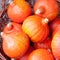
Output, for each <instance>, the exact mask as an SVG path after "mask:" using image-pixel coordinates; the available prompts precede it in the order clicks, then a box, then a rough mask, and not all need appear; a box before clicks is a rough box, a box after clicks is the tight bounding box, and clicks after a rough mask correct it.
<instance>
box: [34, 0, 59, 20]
mask: <svg viewBox="0 0 60 60" xmlns="http://www.w3.org/2000/svg"><path fill="white" fill-rule="evenodd" d="M58 11H59V7H58V4H57V2H56V0H37V1H36V2H35V5H34V13H35V14H37V15H39V16H42V17H46V18H48V19H49V20H50V21H51V20H53V19H54V18H56V16H57V15H58Z"/></svg>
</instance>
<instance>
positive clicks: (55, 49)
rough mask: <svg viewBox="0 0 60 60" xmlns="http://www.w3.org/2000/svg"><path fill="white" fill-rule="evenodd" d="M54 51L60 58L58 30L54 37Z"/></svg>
mask: <svg viewBox="0 0 60 60" xmlns="http://www.w3.org/2000/svg"><path fill="white" fill-rule="evenodd" d="M51 47H52V53H53V55H54V57H55V58H58V60H60V32H56V33H55V34H54V36H53V38H52V43H51Z"/></svg>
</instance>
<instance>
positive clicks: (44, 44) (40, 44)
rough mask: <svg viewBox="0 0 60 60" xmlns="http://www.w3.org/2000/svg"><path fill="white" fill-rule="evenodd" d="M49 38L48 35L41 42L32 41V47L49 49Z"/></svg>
mask: <svg viewBox="0 0 60 60" xmlns="http://www.w3.org/2000/svg"><path fill="white" fill-rule="evenodd" d="M51 40H52V39H51V38H50V37H48V38H47V39H46V40H44V41H43V42H38V43H34V48H36V49H39V48H45V49H51Z"/></svg>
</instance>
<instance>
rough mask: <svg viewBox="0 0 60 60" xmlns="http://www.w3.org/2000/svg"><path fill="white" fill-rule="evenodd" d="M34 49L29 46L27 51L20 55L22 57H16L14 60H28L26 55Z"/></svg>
mask: <svg viewBox="0 0 60 60" xmlns="http://www.w3.org/2000/svg"><path fill="white" fill-rule="evenodd" d="M33 50H34V48H33V47H32V46H30V48H29V50H28V51H27V53H26V54H25V55H24V56H22V57H18V58H17V59H16V60H28V56H29V54H30V53H31V52H32V51H33Z"/></svg>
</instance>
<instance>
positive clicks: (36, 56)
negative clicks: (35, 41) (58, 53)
mask: <svg viewBox="0 0 60 60" xmlns="http://www.w3.org/2000/svg"><path fill="white" fill-rule="evenodd" d="M28 60H54V58H53V55H52V54H51V52H49V51H48V50H47V49H36V50H34V51H33V52H32V53H30V55H29V57H28Z"/></svg>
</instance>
